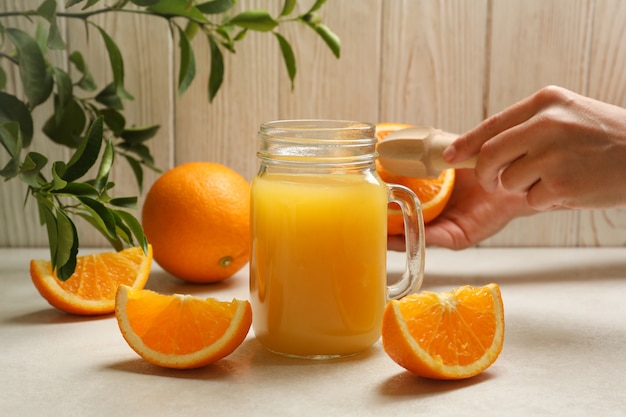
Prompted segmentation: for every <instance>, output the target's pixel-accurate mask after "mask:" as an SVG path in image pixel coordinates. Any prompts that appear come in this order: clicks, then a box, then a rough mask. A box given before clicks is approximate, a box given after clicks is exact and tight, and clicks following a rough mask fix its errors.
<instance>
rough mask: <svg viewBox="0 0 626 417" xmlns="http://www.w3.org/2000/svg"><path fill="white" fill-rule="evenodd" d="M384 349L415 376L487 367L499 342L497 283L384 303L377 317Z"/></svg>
mask: <svg viewBox="0 0 626 417" xmlns="http://www.w3.org/2000/svg"><path fill="white" fill-rule="evenodd" d="M382 340H383V347H384V349H385V352H387V354H388V355H389V356H390V357H391V359H393V360H394V361H395V362H396V363H398V364H399V365H401V366H402V367H404V368H405V369H407V370H409V371H410V372H413V373H415V374H417V375H420V376H424V377H428V378H434V379H464V378H470V377H472V376H475V375H478V374H479V373H481V372H483V371H484V370H485V369H487V368H488V367H489V366H491V365H492V364H493V363H494V362H495V361H496V359H497V358H498V355H500V352H501V351H502V344H503V342H504V309H503V305H502V297H501V294H500V288H499V287H498V285H497V284H488V285H486V286H484V287H477V288H475V287H471V286H464V287H460V288H457V289H455V290H453V291H450V292H443V293H434V292H427V291H424V292H421V293H419V294H411V295H408V296H406V297H404V298H402V299H401V300H392V301H390V302H389V303H388V304H387V306H386V308H385V313H384V315H383V330H382Z"/></svg>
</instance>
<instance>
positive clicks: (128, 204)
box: [109, 197, 137, 210]
mask: <svg viewBox="0 0 626 417" xmlns="http://www.w3.org/2000/svg"><path fill="white" fill-rule="evenodd" d="M109 204H110V205H112V206H116V207H124V208H129V209H133V210H134V209H137V197H117V198H112V199H111V200H110V201H109Z"/></svg>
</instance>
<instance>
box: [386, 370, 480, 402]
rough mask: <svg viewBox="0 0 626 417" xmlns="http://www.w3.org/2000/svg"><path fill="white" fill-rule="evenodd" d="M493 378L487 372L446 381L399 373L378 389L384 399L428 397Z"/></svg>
mask: <svg viewBox="0 0 626 417" xmlns="http://www.w3.org/2000/svg"><path fill="white" fill-rule="evenodd" d="M491 378H492V375H491V374H490V373H489V372H488V371H486V372H483V373H481V374H479V375H476V376H474V377H472V378H468V379H462V380H456V381H454V380H453V381H444V380H434V379H428V378H422V377H419V376H417V375H414V374H412V373H410V372H408V371H405V372H402V373H399V374H397V375H394V376H392V377H391V378H389V379H387V380H386V381H384V382H383V383H382V384H381V385H380V386H379V387H378V393H379V394H380V395H382V396H384V397H389V398H399V397H410V398H419V397H428V396H432V395H436V394H444V393H446V392H450V391H456V390H459V389H463V388H467V387H470V386H473V385H476V384H480V383H482V382H485V381H487V380H489V379H491Z"/></svg>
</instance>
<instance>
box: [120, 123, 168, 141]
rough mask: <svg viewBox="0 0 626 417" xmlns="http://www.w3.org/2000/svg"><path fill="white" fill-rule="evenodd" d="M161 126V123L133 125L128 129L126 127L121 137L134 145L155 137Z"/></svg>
mask: <svg viewBox="0 0 626 417" xmlns="http://www.w3.org/2000/svg"><path fill="white" fill-rule="evenodd" d="M159 128H160V126H159V125H152V126H143V127H131V128H128V129H124V130H123V131H122V132H121V133H120V137H122V138H123V139H124V141H125V142H127V143H129V144H131V145H134V144H138V143H141V142H145V141H147V140H148V139H150V138H152V137H154V135H156V134H157V132H158V131H159Z"/></svg>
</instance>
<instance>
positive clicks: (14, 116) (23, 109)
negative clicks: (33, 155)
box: [0, 91, 34, 148]
mask: <svg viewBox="0 0 626 417" xmlns="http://www.w3.org/2000/svg"><path fill="white" fill-rule="evenodd" d="M9 122H17V123H18V124H19V129H20V133H21V137H22V147H24V148H27V147H29V146H30V142H31V140H32V139H33V131H34V128H33V117H32V115H31V113H30V110H28V107H27V106H26V104H25V103H24V102H22V101H20V100H19V99H18V98H17V97H15V96H13V95H11V94H7V93H3V92H1V91H0V123H9Z"/></svg>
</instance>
